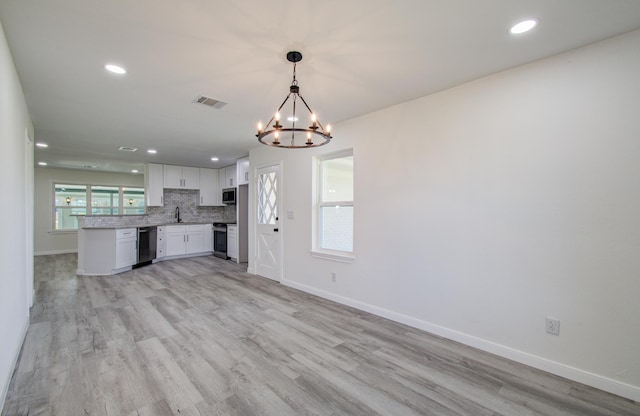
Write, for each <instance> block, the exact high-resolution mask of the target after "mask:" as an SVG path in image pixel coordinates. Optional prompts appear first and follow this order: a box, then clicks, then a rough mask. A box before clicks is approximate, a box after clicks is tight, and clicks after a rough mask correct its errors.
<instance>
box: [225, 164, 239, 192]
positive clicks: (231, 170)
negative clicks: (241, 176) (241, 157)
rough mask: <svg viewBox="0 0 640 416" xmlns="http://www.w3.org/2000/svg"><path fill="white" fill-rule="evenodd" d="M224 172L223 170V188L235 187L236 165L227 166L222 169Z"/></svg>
mask: <svg viewBox="0 0 640 416" xmlns="http://www.w3.org/2000/svg"><path fill="white" fill-rule="evenodd" d="M224 172H225V188H235V187H236V186H238V185H237V180H236V165H231V166H227V167H226V168H225V169H224ZM223 189H224V188H223Z"/></svg>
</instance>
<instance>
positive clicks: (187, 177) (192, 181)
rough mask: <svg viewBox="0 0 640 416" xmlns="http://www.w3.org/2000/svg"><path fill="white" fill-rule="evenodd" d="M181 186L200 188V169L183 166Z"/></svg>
mask: <svg viewBox="0 0 640 416" xmlns="http://www.w3.org/2000/svg"><path fill="white" fill-rule="evenodd" d="M182 187H183V188H184V189H195V190H198V189H200V169H198V168H189V167H186V166H183V167H182Z"/></svg>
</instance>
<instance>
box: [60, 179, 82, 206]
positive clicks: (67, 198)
mask: <svg viewBox="0 0 640 416" xmlns="http://www.w3.org/2000/svg"><path fill="white" fill-rule="evenodd" d="M54 188H55V189H54V193H55V206H57V207H63V206H64V207H67V206H71V207H86V206H87V187H86V186H85V185H63V184H56V185H55V186H54Z"/></svg>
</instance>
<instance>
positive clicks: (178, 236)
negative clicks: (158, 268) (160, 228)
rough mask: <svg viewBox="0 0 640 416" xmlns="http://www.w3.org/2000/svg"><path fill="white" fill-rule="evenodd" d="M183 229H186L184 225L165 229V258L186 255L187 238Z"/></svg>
mask: <svg viewBox="0 0 640 416" xmlns="http://www.w3.org/2000/svg"><path fill="white" fill-rule="evenodd" d="M185 229H186V227H185V226H184V225H180V226H170V227H166V231H165V236H166V239H165V247H166V249H165V255H166V256H179V255H181V254H185V253H186V245H187V244H186V243H187V237H186V235H185Z"/></svg>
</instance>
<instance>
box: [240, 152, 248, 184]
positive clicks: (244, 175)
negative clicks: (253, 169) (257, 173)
mask: <svg viewBox="0 0 640 416" xmlns="http://www.w3.org/2000/svg"><path fill="white" fill-rule="evenodd" d="M237 172H238V185H247V184H248V183H249V158H248V157H243V158H242V159H238V162H237Z"/></svg>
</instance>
